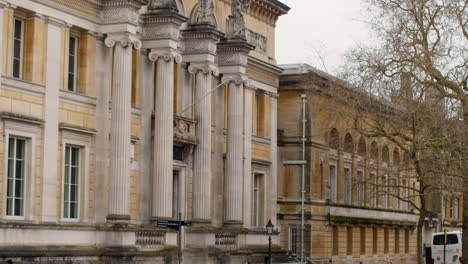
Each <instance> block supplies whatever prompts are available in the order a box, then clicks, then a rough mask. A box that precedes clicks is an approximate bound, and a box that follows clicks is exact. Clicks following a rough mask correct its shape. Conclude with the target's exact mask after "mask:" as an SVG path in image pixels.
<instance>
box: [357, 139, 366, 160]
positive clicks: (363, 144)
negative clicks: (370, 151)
mask: <svg viewBox="0 0 468 264" xmlns="http://www.w3.org/2000/svg"><path fill="white" fill-rule="evenodd" d="M357 153H358V154H359V155H361V156H366V155H367V148H366V141H365V140H364V138H363V137H361V138H360V139H359V144H358V147H357Z"/></svg>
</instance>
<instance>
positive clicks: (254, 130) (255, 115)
mask: <svg viewBox="0 0 468 264" xmlns="http://www.w3.org/2000/svg"><path fill="white" fill-rule="evenodd" d="M253 96H254V105H253V119H254V120H253V122H252V126H253V127H252V134H253V135H255V136H258V97H259V95H258V94H257V93H254V95H253Z"/></svg>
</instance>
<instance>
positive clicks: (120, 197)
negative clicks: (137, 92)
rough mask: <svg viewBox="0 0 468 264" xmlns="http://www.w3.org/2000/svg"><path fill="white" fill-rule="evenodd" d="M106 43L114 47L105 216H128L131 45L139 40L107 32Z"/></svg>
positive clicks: (112, 217) (135, 45)
mask: <svg viewBox="0 0 468 264" xmlns="http://www.w3.org/2000/svg"><path fill="white" fill-rule="evenodd" d="M104 42H105V44H106V46H107V47H110V48H111V47H113V48H114V59H113V67H112V68H113V73H112V103H111V106H112V123H111V142H110V144H111V149H110V177H109V208H108V214H107V218H108V219H111V220H128V219H129V218H130V209H129V208H130V207H129V189H130V183H129V173H130V151H129V150H130V139H131V137H130V136H131V134H130V126H131V120H130V117H131V110H132V108H131V100H132V94H131V93H132V90H131V89H130V88H131V87H132V46H133V47H135V48H136V49H139V48H140V47H141V42H140V41H139V40H138V39H136V38H134V37H133V36H131V35H129V34H119V35H109V36H108V37H107V38H106V39H105V41H104Z"/></svg>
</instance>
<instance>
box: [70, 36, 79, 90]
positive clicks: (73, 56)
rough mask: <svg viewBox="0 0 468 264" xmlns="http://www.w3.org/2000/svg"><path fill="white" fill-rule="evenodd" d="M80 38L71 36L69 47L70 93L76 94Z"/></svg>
mask: <svg viewBox="0 0 468 264" xmlns="http://www.w3.org/2000/svg"><path fill="white" fill-rule="evenodd" d="M77 62H78V38H77V37H74V36H70V38H69V46H68V91H70V92H76V72H77Z"/></svg>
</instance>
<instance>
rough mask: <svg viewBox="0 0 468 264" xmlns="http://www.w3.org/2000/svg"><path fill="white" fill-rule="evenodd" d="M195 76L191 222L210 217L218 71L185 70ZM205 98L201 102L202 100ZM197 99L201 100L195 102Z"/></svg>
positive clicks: (204, 68) (206, 65)
mask: <svg viewBox="0 0 468 264" xmlns="http://www.w3.org/2000/svg"><path fill="white" fill-rule="evenodd" d="M188 70H189V72H190V73H191V74H195V102H197V103H196V104H195V105H194V110H195V111H194V117H195V121H196V122H197V123H196V127H195V134H196V136H197V139H198V145H197V146H196V147H195V151H194V165H193V174H194V175H193V189H192V192H193V220H194V221H200V222H210V221H211V220H210V218H211V217H210V216H211V96H206V94H207V93H208V92H209V91H210V90H211V86H212V85H211V78H210V75H211V73H212V74H213V75H215V76H216V75H218V69H217V68H216V67H215V66H214V65H213V64H211V63H200V64H197V63H194V64H191V65H190V66H189V68H188ZM203 96H205V97H204V98H203V99H201V98H202V97H203ZM199 99H200V101H198V100H199Z"/></svg>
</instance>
